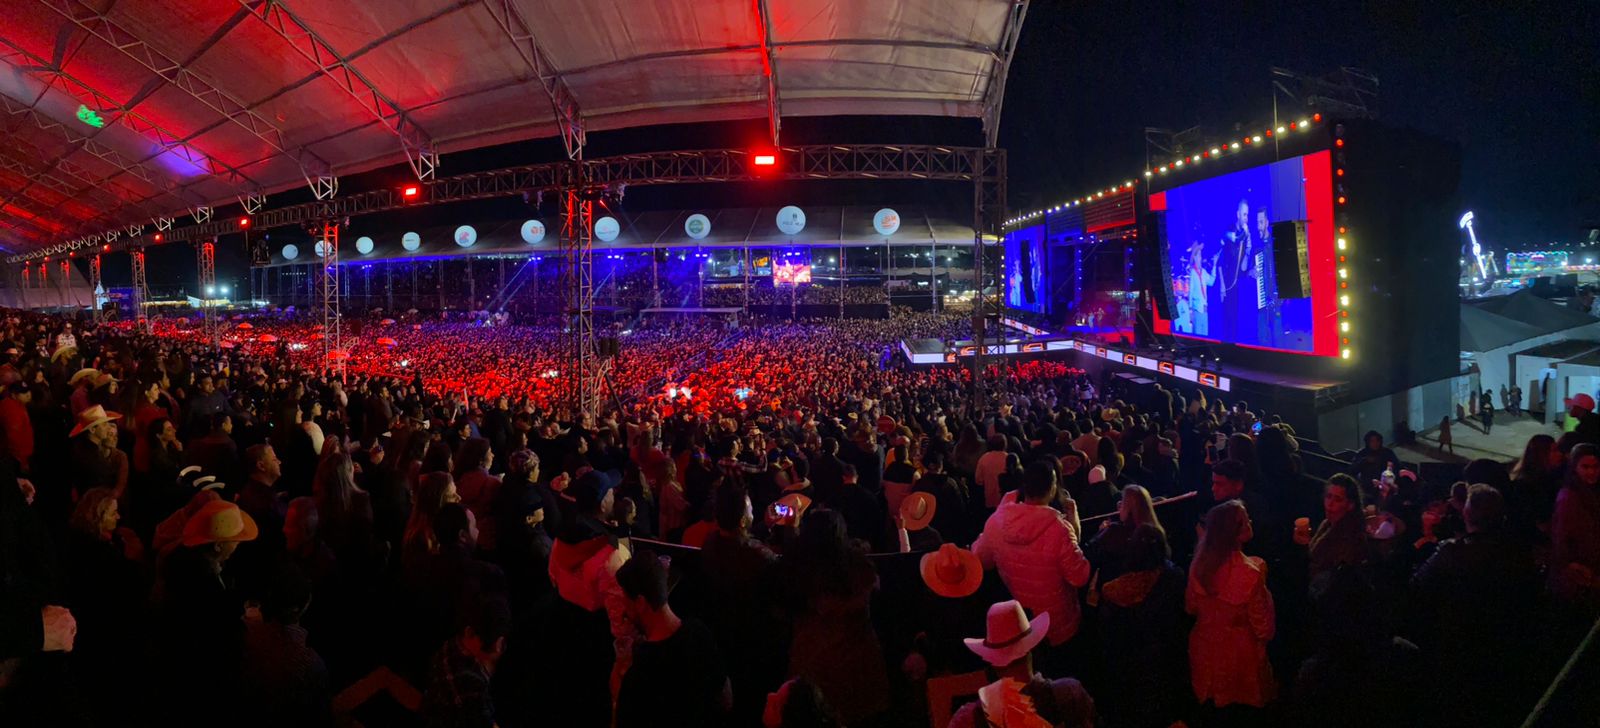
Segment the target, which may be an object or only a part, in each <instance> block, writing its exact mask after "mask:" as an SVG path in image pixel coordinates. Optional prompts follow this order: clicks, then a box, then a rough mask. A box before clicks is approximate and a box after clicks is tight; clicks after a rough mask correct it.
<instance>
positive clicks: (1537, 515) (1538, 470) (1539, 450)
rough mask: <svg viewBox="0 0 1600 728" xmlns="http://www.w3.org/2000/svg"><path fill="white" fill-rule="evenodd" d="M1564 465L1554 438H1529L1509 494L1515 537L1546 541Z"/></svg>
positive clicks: (1539, 435)
mask: <svg viewBox="0 0 1600 728" xmlns="http://www.w3.org/2000/svg"><path fill="white" fill-rule="evenodd" d="M1561 462H1562V456H1561V453H1560V451H1559V450H1557V449H1556V439H1555V438H1554V437H1551V436H1549V435H1545V434H1538V435H1534V436H1533V437H1530V438H1528V444H1527V445H1526V446H1524V447H1523V448H1522V457H1521V458H1520V459H1518V460H1517V464H1516V465H1514V466H1512V468H1511V487H1510V488H1508V489H1507V490H1506V494H1505V495H1506V507H1507V510H1508V511H1509V512H1510V520H1511V529H1512V533H1513V535H1515V536H1517V537H1518V538H1523V539H1529V540H1535V541H1538V540H1542V534H1543V532H1544V531H1547V530H1548V529H1549V527H1550V514H1551V512H1552V511H1553V510H1554V509H1555V505H1556V493H1557V491H1559V490H1560V489H1561Z"/></svg>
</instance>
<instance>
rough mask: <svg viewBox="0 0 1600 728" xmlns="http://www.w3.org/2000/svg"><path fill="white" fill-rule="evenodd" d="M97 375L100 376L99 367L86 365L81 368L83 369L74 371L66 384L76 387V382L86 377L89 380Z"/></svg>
mask: <svg viewBox="0 0 1600 728" xmlns="http://www.w3.org/2000/svg"><path fill="white" fill-rule="evenodd" d="M98 376H100V370H99V369H95V368H93V367H86V368H83V369H79V370H78V371H77V372H76V373H74V374H73V375H72V378H71V379H68V380H67V386H69V387H76V386H78V382H81V381H83V380H84V379H86V378H87V379H90V380H93V379H94V378H95V377H98Z"/></svg>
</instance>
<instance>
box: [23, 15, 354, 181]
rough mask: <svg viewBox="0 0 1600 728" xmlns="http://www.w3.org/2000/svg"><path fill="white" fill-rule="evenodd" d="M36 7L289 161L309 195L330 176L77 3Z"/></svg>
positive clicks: (317, 160)
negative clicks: (308, 188) (51, 12)
mask: <svg viewBox="0 0 1600 728" xmlns="http://www.w3.org/2000/svg"><path fill="white" fill-rule="evenodd" d="M40 2H43V3H44V5H45V6H46V7H49V8H50V9H51V10H54V11H56V12H57V13H59V14H60V15H61V16H62V17H64V18H66V19H67V20H69V21H71V22H72V23H73V24H75V25H77V26H78V27H79V28H82V29H83V30H85V31H87V32H88V33H89V34H90V35H93V36H94V37H96V38H99V39H100V40H102V41H104V42H105V43H106V44H107V45H109V46H111V47H112V48H115V49H117V50H119V51H122V53H123V54H124V55H126V56H128V57H129V58H131V59H133V60H134V61H136V62H138V63H139V64H140V65H142V66H144V67H145V68H147V69H149V70H150V71H151V72H152V73H155V74H156V75H157V76H159V77H161V79H162V80H164V81H166V82H167V83H168V84H169V85H171V86H173V87H174V88H177V89H178V90H180V91H183V92H184V93H187V94H189V96H190V97H192V98H194V99H195V100H196V101H199V102H200V103H201V104H203V105H204V106H205V107H206V108H208V109H211V110H212V111H215V112H217V113H218V114H220V115H222V117H223V118H224V119H226V120H228V121H231V122H233V123H234V124H236V125H237V126H239V127H240V128H242V129H244V130H245V131H248V132H250V133H251V134H254V135H255V136H256V138H257V139H260V140H261V141H263V142H265V143H266V144H267V146H269V147H271V148H272V149H273V150H274V151H275V152H277V153H278V154H279V155H281V156H284V157H288V158H289V159H291V160H293V161H294V163H295V164H296V165H297V166H299V167H300V172H301V174H302V175H304V176H305V178H306V183H307V184H308V185H312V186H313V189H315V180H316V178H318V177H329V176H332V175H333V166H332V165H330V164H329V163H328V162H327V160H325V159H323V158H321V157H319V156H317V155H316V154H315V153H313V152H312V151H311V150H309V149H306V148H305V147H303V146H297V145H294V144H291V143H290V142H289V141H288V139H286V138H285V137H284V135H283V132H282V131H279V130H278V128H277V126H275V125H273V124H272V123H271V122H269V121H267V119H266V117H263V116H262V115H261V114H259V113H257V112H256V111H255V110H254V109H252V108H251V107H250V106H249V105H247V104H245V103H244V102H243V101H241V100H240V99H238V98H237V97H235V96H233V95H231V94H229V93H228V92H226V91H223V90H222V89H220V88H218V87H217V86H216V85H215V84H213V83H211V82H210V81H207V80H206V79H205V78H202V77H201V76H200V75H199V74H196V73H195V72H194V71H191V70H189V68H188V67H187V66H186V65H185V64H183V63H181V62H178V61H175V60H173V59H172V58H171V57H169V56H167V55H165V54H163V53H162V52H161V51H159V50H157V49H156V48H154V47H152V46H151V45H150V44H148V43H146V42H144V41H143V40H141V39H140V38H139V37H138V36H136V35H134V34H133V33H132V32H130V31H128V30H127V29H125V28H123V27H122V26H120V25H117V23H116V22H115V21H113V20H111V19H110V18H108V17H106V16H105V15H104V14H103V13H100V12H98V11H96V10H95V9H94V8H92V7H90V6H89V5H87V4H86V3H84V2H82V1H81V0H40Z"/></svg>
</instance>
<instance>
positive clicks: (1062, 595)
mask: <svg viewBox="0 0 1600 728" xmlns="http://www.w3.org/2000/svg"><path fill="white" fill-rule="evenodd" d="M1027 476H1028V480H1027V484H1026V485H1025V486H1024V487H1023V490H1022V500H1020V501H1018V502H1015V503H1007V504H1005V505H1003V506H1001V507H1000V508H999V509H997V510H996V511H995V512H994V515H992V516H990V517H989V520H988V522H987V523H985V524H984V526H983V533H982V534H980V535H979V536H978V540H977V541H976V542H974V543H973V544H972V551H973V553H975V554H977V555H978V558H979V559H981V560H982V561H983V566H984V568H986V569H988V568H993V569H995V570H997V571H999V572H1000V578H1001V579H1002V580H1003V581H1005V584H1006V587H1007V588H1009V589H1010V590H1011V593H1012V594H1013V595H1014V596H1015V597H1016V599H1017V601H1019V602H1021V603H1022V605H1023V606H1025V607H1027V608H1029V609H1030V610H1032V611H1033V612H1034V613H1035V614H1037V613H1040V612H1044V613H1048V614H1049V615H1050V622H1049V624H1050V632H1049V639H1050V644H1051V646H1057V647H1058V646H1060V645H1063V644H1065V643H1066V642H1067V640H1070V639H1072V636H1073V635H1074V634H1076V633H1077V631H1078V624H1079V610H1078V590H1079V589H1081V588H1083V586H1084V585H1085V584H1087V583H1089V571H1090V567H1089V560H1088V559H1086V558H1084V555H1083V551H1082V550H1081V549H1080V548H1079V546H1078V533H1079V529H1080V528H1081V526H1080V524H1079V523H1078V511H1077V506H1076V504H1075V503H1074V502H1073V500H1072V499H1071V498H1066V499H1062V500H1058V499H1057V497H1056V496H1057V488H1056V474H1055V471H1054V470H1051V469H1050V467H1049V466H1047V465H1045V464H1044V463H1041V462H1035V463H1030V464H1029V465H1028V467H1027ZM1053 503H1060V504H1062V505H1063V506H1064V507H1065V508H1066V512H1065V513H1063V512H1060V511H1057V510H1056V509H1055V508H1054V507H1052V506H1051V504H1053Z"/></svg>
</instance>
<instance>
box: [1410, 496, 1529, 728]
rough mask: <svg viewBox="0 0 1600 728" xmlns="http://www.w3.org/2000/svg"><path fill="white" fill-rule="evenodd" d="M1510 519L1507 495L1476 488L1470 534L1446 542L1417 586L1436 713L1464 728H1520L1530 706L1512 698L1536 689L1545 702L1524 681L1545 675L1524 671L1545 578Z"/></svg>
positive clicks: (1416, 619)
mask: <svg viewBox="0 0 1600 728" xmlns="http://www.w3.org/2000/svg"><path fill="white" fill-rule="evenodd" d="M1505 513H1506V507H1505V499H1504V498H1503V497H1502V496H1501V494H1500V492H1499V491H1497V490H1495V489H1494V488H1492V487H1490V486H1487V485H1481V484H1479V485H1473V486H1470V487H1469V488H1468V490H1467V503H1466V507H1465V508H1464V509H1463V511H1462V520H1463V521H1465V523H1466V529H1467V533H1466V535H1464V536H1458V537H1456V538H1452V539H1449V540H1447V541H1444V542H1442V543H1440V544H1439V549H1438V551H1436V552H1435V553H1434V554H1433V556H1432V557H1431V558H1429V559H1428V560H1427V561H1426V562H1425V563H1423V565H1422V567H1421V568H1420V569H1418V570H1417V573H1416V575H1415V576H1414V577H1412V580H1411V593H1412V598H1411V600H1410V606H1411V608H1412V610H1413V613H1412V614H1411V615H1410V617H1411V619H1410V622H1411V623H1412V624H1414V625H1415V627H1413V629H1412V630H1411V633H1412V634H1413V635H1414V636H1415V637H1416V642H1417V643H1418V644H1419V645H1420V646H1421V647H1422V648H1423V654H1424V655H1427V656H1428V666H1427V668H1426V669H1424V670H1423V671H1422V674H1424V675H1429V676H1432V679H1434V680H1435V682H1433V683H1432V684H1433V685H1434V686H1435V687H1436V688H1438V689H1437V690H1435V691H1431V692H1430V694H1432V695H1435V696H1436V699H1435V700H1431V701H1429V702H1430V708H1431V710H1432V711H1434V712H1435V713H1436V714H1438V711H1443V713H1442V714H1443V715H1446V716H1456V717H1457V719H1458V720H1456V721H1451V722H1454V723H1457V724H1459V723H1460V722H1475V723H1480V724H1482V725H1504V724H1509V723H1516V722H1517V720H1519V719H1521V718H1522V717H1524V716H1525V713H1526V711H1527V705H1528V703H1524V702H1519V701H1518V700H1516V699H1513V698H1511V697H1510V696H1512V695H1517V692H1516V691H1517V690H1519V689H1520V690H1530V689H1531V691H1532V692H1531V694H1528V693H1523V695H1524V696H1525V697H1527V698H1529V699H1530V700H1536V699H1537V696H1538V688H1537V686H1534V685H1531V684H1529V681H1528V680H1526V679H1519V678H1521V677H1522V676H1526V675H1528V674H1530V673H1534V672H1537V671H1536V670H1531V669H1524V670H1518V669H1516V666H1517V665H1519V664H1521V665H1526V663H1525V662H1524V661H1525V660H1526V658H1527V656H1528V655H1529V650H1528V649H1527V648H1528V645H1529V643H1530V641H1534V639H1535V634H1534V630H1533V627H1534V626H1535V625H1534V623H1533V622H1531V621H1530V620H1529V618H1528V617H1529V615H1530V614H1531V613H1533V612H1534V609H1533V607H1534V605H1535V602H1536V600H1537V598H1538V595H1539V575H1538V571H1537V570H1536V569H1535V566H1534V563H1533V558H1532V555H1531V554H1530V553H1529V552H1528V551H1527V549H1526V548H1523V547H1522V546H1520V545H1518V544H1517V543H1516V542H1515V541H1514V540H1512V539H1510V538H1508V536H1507V534H1506V529H1505ZM1529 667H1531V666H1529ZM1469 716H1475V717H1469ZM1489 716H1498V718H1497V719H1496V718H1490V717H1489Z"/></svg>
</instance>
